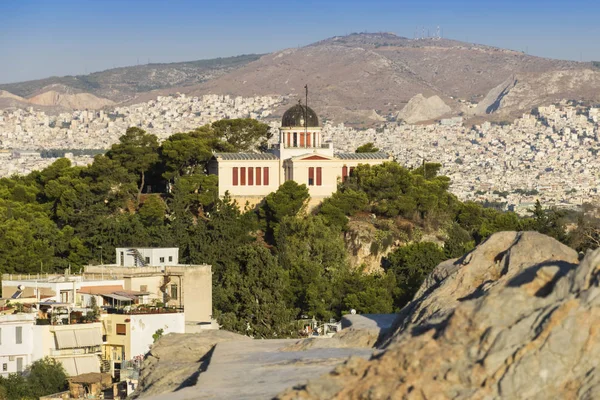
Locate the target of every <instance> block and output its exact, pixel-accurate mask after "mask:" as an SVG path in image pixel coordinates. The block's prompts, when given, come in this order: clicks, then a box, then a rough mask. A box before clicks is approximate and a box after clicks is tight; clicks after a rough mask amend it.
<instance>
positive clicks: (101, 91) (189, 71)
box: [0, 54, 260, 102]
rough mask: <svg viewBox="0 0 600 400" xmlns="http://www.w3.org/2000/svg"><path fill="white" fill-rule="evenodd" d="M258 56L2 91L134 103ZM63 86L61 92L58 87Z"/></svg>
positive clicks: (13, 85) (43, 81)
mask: <svg viewBox="0 0 600 400" xmlns="http://www.w3.org/2000/svg"><path fill="white" fill-rule="evenodd" d="M259 57H260V55H258V54H250V55H241V56H236V57H227V58H215V59H209V60H199V61H189V62H179V63H168V64H145V65H137V66H132V67H122V68H113V69H109V70H106V71H101V72H94V73H91V74H88V75H77V76H64V77H51V78H46V79H40V80H34V81H27V82H19V83H9V84H0V90H5V91H8V92H10V93H12V94H14V95H18V96H21V97H24V98H29V97H33V96H36V95H38V94H41V93H44V92H47V91H49V90H55V91H58V92H64V91H67V92H69V94H77V93H90V94H93V95H94V96H97V97H99V98H106V99H109V100H112V101H115V102H121V101H124V100H131V99H133V98H135V96H136V95H138V94H139V93H145V92H149V91H151V90H156V89H165V88H170V87H176V86H186V85H191V84H198V83H200V82H203V81H205V80H209V79H214V78H215V77H217V76H220V75H223V74H225V73H227V72H230V71H232V70H235V69H236V68H239V67H241V66H243V65H245V64H247V63H248V62H251V61H254V60H257V59H258V58H259ZM57 87H59V88H60V89H59V90H56V88H57Z"/></svg>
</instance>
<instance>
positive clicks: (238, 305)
mask: <svg viewBox="0 0 600 400" xmlns="http://www.w3.org/2000/svg"><path fill="white" fill-rule="evenodd" d="M235 261H236V262H235V263H234V264H233V265H232V268H230V269H228V270H227V271H226V272H225V275H224V278H223V281H222V286H223V291H224V292H225V293H226V295H227V297H228V300H229V301H227V303H226V304H224V305H223V308H222V309H221V310H220V312H219V315H218V320H219V323H220V324H221V325H222V326H223V328H225V329H228V330H233V331H237V332H240V333H244V334H248V335H250V336H253V337H258V338H263V339H264V338H275V337H279V338H284V337H290V336H295V335H296V332H295V329H294V324H293V322H294V320H295V317H296V310H295V309H294V308H292V307H290V306H289V303H290V294H291V293H290V282H289V277H288V273H287V272H286V271H285V270H284V269H283V268H282V267H281V266H280V265H278V263H277V259H276V258H275V257H274V256H272V255H271V253H270V252H269V251H268V250H267V249H266V248H264V247H262V246H259V245H256V244H252V245H245V246H242V247H240V248H238V249H237V251H236V255H235Z"/></svg>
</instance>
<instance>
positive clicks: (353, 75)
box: [183, 33, 600, 124]
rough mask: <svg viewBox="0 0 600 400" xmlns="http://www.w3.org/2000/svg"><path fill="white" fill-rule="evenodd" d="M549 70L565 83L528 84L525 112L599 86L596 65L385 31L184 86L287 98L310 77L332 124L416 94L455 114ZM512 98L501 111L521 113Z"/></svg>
mask: <svg viewBox="0 0 600 400" xmlns="http://www.w3.org/2000/svg"><path fill="white" fill-rule="evenodd" d="M584 70H585V71H588V72H587V73H589V74H590V76H589V77H588V79H586V80H585V81H584V80H580V79H568V77H569V76H572V75H577V74H580V73H581V71H584ZM556 71H559V72H560V74H562V75H563V76H565V77H567V78H566V79H565V81H564V82H562V81H560V80H558V81H557V82H556V85H555V87H554V89H553V90H552V93H550V94H549V93H546V91H545V90H543V88H538V85H535V87H536V89H535V90H530V91H529V92H528V93H526V96H527V98H528V101H527V102H525V103H526V104H524V105H525V106H526V107H528V108H527V109H526V110H527V111H528V110H530V109H531V104H535V105H537V104H538V103H539V102H549V101H550V102H551V101H555V100H559V99H562V98H565V96H571V95H572V93H573V92H577V90H579V89H584V88H585V90H586V92H591V91H593V90H594V89H598V88H600V71H598V70H594V69H592V65H591V64H589V63H578V62H573V61H561V60H552V59H547V58H540V57H534V56H530V55H526V54H524V53H522V52H517V51H512V50H505V49H499V48H495V47H491V46H484V45H477V44H470V43H464V42H458V41H454V40H447V39H421V40H413V39H407V38H403V37H399V36H396V35H394V34H391V33H373V34H367V33H363V34H352V35H348V36H342V37H333V38H330V39H326V40H323V41H320V42H317V43H314V44H311V45H309V46H305V47H301V48H293V49H285V50H282V51H278V52H275V53H272V54H268V55H265V56H263V57H262V58H260V59H259V60H257V61H254V62H251V63H248V64H247V65H245V66H244V67H241V68H239V69H237V70H235V71H233V72H231V73H228V74H226V75H224V76H221V77H218V78H216V79H212V80H208V81H206V82H204V83H202V84H200V85H196V86H190V87H188V88H185V89H184V90H183V91H184V92H185V93H188V94H203V93H222V94H232V95H242V96H251V95H269V94H280V95H291V96H292V97H294V96H302V95H303V91H304V89H303V88H304V84H305V83H309V88H310V94H311V97H310V101H311V102H312V104H313V105H314V106H315V107H316V108H317V109H319V110H320V114H321V115H324V116H325V117H327V118H330V119H333V120H335V121H336V122H345V123H350V124H365V123H367V124H368V123H375V122H378V121H379V120H381V117H386V118H390V117H392V116H394V115H396V114H397V113H398V112H399V111H401V110H402V109H403V107H404V106H405V105H406V104H407V103H408V102H409V100H410V99H412V98H413V97H414V96H416V95H418V94H422V95H423V96H425V97H431V96H434V95H437V96H438V97H439V98H440V99H441V100H442V101H443V102H444V103H445V104H446V105H448V106H450V107H451V109H452V112H450V113H449V115H456V114H458V113H460V112H464V111H467V110H466V108H465V107H464V106H463V105H461V104H460V103H459V102H457V101H456V100H458V99H461V100H465V101H473V102H479V101H481V100H482V99H484V98H485V97H486V95H487V94H488V92H489V91H490V90H492V89H494V88H495V87H496V86H498V85H500V84H501V83H502V82H504V81H505V80H506V79H508V78H509V77H512V76H514V75H515V74H518V75H520V76H523V77H524V78H523V79H525V80H526V79H536V78H537V77H538V76H540V75H541V74H549V73H556ZM567 81H568V82H567ZM524 86H525V87H527V85H526V84H525V85H524ZM596 93H597V91H596ZM567 98H571V97H567ZM518 103H519V102H517V103H516V104H514V105H511V106H510V107H506V109H505V110H503V111H505V112H506V113H509V114H514V113H519V112H521V111H523V110H524V109H522V108H520V106H521V104H518ZM373 110H375V111H376V112H377V114H375V113H374V112H373Z"/></svg>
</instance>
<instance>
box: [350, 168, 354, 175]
mask: <svg viewBox="0 0 600 400" xmlns="http://www.w3.org/2000/svg"><path fill="white" fill-rule="evenodd" d="M353 172H354V167H350V175H352V173H353Z"/></svg>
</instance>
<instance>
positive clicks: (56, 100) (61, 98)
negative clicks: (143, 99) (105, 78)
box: [29, 90, 115, 110]
mask: <svg viewBox="0 0 600 400" xmlns="http://www.w3.org/2000/svg"><path fill="white" fill-rule="evenodd" d="M29 102H30V103H32V104H37V105H41V106H60V107H64V108H73V109H79V110H85V109H91V110H97V109H100V108H103V107H106V106H111V105H113V104H115V103H114V102H113V101H111V100H108V99H103V98H101V97H96V96H94V95H93V94H90V93H76V94H65V93H59V92H56V91H54V90H50V91H47V92H44V93H41V94H39V95H37V96H34V97H31V98H30V99H29Z"/></svg>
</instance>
